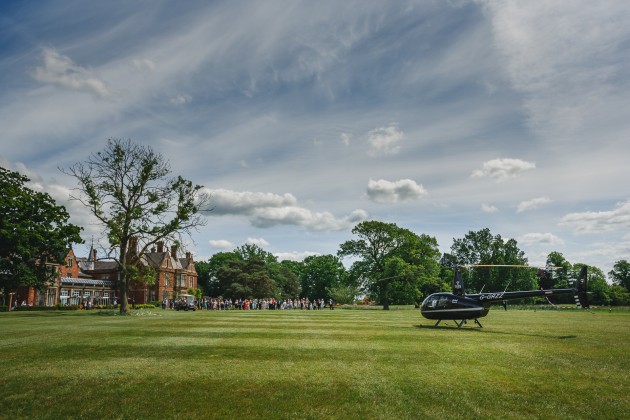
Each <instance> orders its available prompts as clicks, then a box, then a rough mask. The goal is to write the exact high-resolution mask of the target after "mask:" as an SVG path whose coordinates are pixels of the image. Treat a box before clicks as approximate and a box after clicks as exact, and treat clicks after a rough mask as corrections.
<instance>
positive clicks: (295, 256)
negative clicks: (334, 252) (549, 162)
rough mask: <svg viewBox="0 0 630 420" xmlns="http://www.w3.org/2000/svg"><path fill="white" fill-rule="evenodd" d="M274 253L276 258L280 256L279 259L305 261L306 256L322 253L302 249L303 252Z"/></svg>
mask: <svg viewBox="0 0 630 420" xmlns="http://www.w3.org/2000/svg"><path fill="white" fill-rule="evenodd" d="M273 255H274V256H275V257H276V258H278V261H284V260H289V261H303V260H304V258H306V257H312V256H317V255H321V253H319V252H312V251H302V252H297V251H294V252H274V253H273Z"/></svg>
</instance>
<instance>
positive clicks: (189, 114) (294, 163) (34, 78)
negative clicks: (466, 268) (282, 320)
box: [0, 0, 630, 273]
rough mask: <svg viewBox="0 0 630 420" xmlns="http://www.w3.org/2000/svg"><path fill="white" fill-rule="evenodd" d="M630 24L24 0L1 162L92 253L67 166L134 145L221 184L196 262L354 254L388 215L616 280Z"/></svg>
mask: <svg viewBox="0 0 630 420" xmlns="http://www.w3.org/2000/svg"><path fill="white" fill-rule="evenodd" d="M628 22H630V7H628V3H627V1H626V0H619V1H615V0H601V1H597V2H585V1H581V0H575V1H570V0H556V1H553V2H550V1H547V0H541V1H538V0H527V1H512V0H504V1H482V0H479V1H472V0H471V1H466V0H449V1H447V0H440V1H438V0H435V1H431V0H422V1H404V0H400V1H386V0H382V1H380V0H379V1H372V0H357V1H353V0H345V1H343V2H340V1H336V0H335V1H328V0H319V1H300V0H295V1H286V0H282V1H281V0H266V1H253V0H251V1H250V0H238V1H233V0H232V1H229V0H226V1H194V0H189V1H185V2H182V1H141V0H138V1H132V2H130V1H126V0H124V1H118V0H111V1H107V2H96V1H83V0H81V1H79V0H63V1H39V0H37V1H29V2H23V1H7V0H5V1H3V2H1V3H0V87H1V89H0V127H1V130H0V133H1V134H0V166H3V167H5V168H8V169H11V170H14V171H19V172H21V173H24V174H26V175H28V176H29V177H30V178H31V180H32V186H33V187H34V188H36V189H40V190H44V191H47V192H48V193H49V194H50V195H51V196H53V197H54V198H55V199H56V200H57V202H58V203H59V204H61V205H64V206H66V208H67V209H68V211H69V212H70V214H71V220H70V221H71V222H72V223H75V224H78V225H80V226H83V227H84V229H85V230H84V232H83V237H84V239H85V240H86V241H87V243H86V245H84V246H83V247H86V246H87V247H89V244H90V242H91V241H92V239H93V240H94V241H96V242H98V241H99V239H100V238H101V237H102V234H101V229H100V228H99V227H98V226H96V225H95V224H94V222H93V220H92V219H91V217H90V215H89V213H88V212H87V211H86V209H84V208H83V207H82V206H81V205H80V204H79V203H78V202H77V201H72V200H70V199H69V195H70V193H71V191H72V189H73V188H75V187H76V186H77V184H76V181H75V180H74V179H73V178H72V177H70V176H68V175H64V174H63V173H62V172H61V171H60V170H59V168H67V167H69V166H71V165H73V164H75V163H77V162H83V161H85V160H86V159H87V158H88V156H89V155H90V154H93V153H96V152H99V151H101V150H104V148H105V146H106V141H107V139H109V138H121V139H131V140H132V141H133V142H134V143H138V144H143V145H147V146H151V147H152V148H153V149H154V150H155V151H157V152H159V153H161V154H162V155H163V156H164V157H165V158H166V159H167V160H168V161H169V162H170V165H171V167H172V169H173V174H174V175H181V176H183V177H184V178H187V179H190V180H191V181H193V182H194V183H196V184H200V185H203V186H204V188H205V189H206V190H207V192H208V193H210V195H211V199H212V206H213V209H214V210H213V211H212V212H209V213H208V215H207V219H206V220H207V223H206V225H205V226H203V227H201V228H200V229H199V230H198V231H197V232H195V233H194V234H193V235H192V237H191V238H190V239H189V240H188V242H187V243H185V245H186V248H187V250H189V251H191V252H192V253H193V255H194V256H195V258H196V260H206V259H207V258H209V257H210V256H212V255H213V254H214V253H217V252H222V251H231V250H233V249H235V248H236V247H238V246H242V245H244V244H246V243H251V244H256V245H259V246H261V247H262V248H263V249H265V250H266V251H269V252H271V253H273V254H275V255H277V256H278V257H279V258H280V259H281V260H282V259H293V260H301V259H303V258H304V257H306V256H309V255H320V254H336V252H337V250H338V249H339V245H340V244H341V243H342V242H344V241H346V240H350V239H356V237H354V235H353V234H352V233H351V230H352V227H353V226H355V225H356V224H357V223H359V222H361V221H364V220H378V221H383V222H388V223H390V222H391V223H395V224H397V225H398V226H400V227H404V228H407V229H409V230H411V231H413V232H415V233H417V234H427V235H430V236H433V237H435V238H436V239H437V241H438V244H439V247H440V250H441V251H442V252H448V251H449V250H450V247H451V245H452V243H453V240H454V239H459V238H463V237H464V236H465V235H466V234H467V233H468V232H470V231H478V230H480V229H483V228H489V229H490V230H491V232H492V233H493V234H494V235H501V237H502V238H504V239H505V240H507V239H510V238H513V239H516V240H517V241H518V246H519V248H520V249H521V250H523V251H525V254H526V256H527V258H528V260H529V262H530V264H532V265H540V264H544V263H545V260H546V256H547V255H548V253H549V252H552V251H556V252H560V253H562V254H563V255H564V257H565V258H566V259H567V260H568V261H569V262H571V263H586V264H589V265H594V266H597V267H599V268H600V269H602V270H603V271H604V272H605V273H606V272H608V271H609V270H610V269H611V268H612V266H613V264H614V263H615V262H616V261H618V260H620V259H630V191H629V186H628V181H629V180H630V166H629V157H630V141H629V140H630V83H629V82H630V25H628ZM77 249H79V251H78V253H80V252H81V251H80V248H76V247H75V251H76V250H77ZM85 252H86V253H87V251H85Z"/></svg>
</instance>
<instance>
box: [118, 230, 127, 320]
mask: <svg viewBox="0 0 630 420" xmlns="http://www.w3.org/2000/svg"><path fill="white" fill-rule="evenodd" d="M126 261H127V242H126V241H124V242H123V243H122V244H121V245H120V262H119V264H120V278H119V279H118V288H119V290H120V314H121V315H128V314H129V303H128V302H127V296H128V295H127V265H126Z"/></svg>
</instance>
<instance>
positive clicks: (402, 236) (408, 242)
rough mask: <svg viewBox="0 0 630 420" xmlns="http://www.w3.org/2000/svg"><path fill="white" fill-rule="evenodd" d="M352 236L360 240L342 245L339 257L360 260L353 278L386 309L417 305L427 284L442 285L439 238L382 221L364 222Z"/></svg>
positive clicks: (353, 268) (353, 266)
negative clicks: (423, 285)
mask: <svg viewBox="0 0 630 420" xmlns="http://www.w3.org/2000/svg"><path fill="white" fill-rule="evenodd" d="M352 233H353V234H355V235H358V237H359V238H358V239H355V240H350V241H346V242H344V243H342V244H341V246H340V249H339V251H338V252H337V255H339V256H340V257H347V256H352V257H356V258H358V260H357V261H355V262H354V263H353V265H352V267H351V276H352V277H353V278H358V279H360V280H361V281H362V283H363V285H364V288H365V290H366V291H367V292H368V294H369V295H370V296H371V297H373V298H374V299H376V300H378V301H379V302H380V303H381V304H382V305H383V309H385V310H387V309H389V305H390V304H396V303H410V301H414V302H416V303H417V300H418V299H419V298H420V297H421V294H420V293H419V292H420V291H421V288H422V284H423V283H431V284H433V283H437V282H439V279H438V276H439V266H438V261H439V258H440V252H439V250H438V245H437V241H436V240H435V238H432V237H430V236H427V235H417V234H415V233H413V232H411V231H410V230H408V229H404V228H401V227H398V226H397V225H396V224H394V223H384V222H379V221H366V222H361V223H359V224H358V225H356V226H355V227H354V229H352Z"/></svg>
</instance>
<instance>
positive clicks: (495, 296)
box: [479, 293, 503, 300]
mask: <svg viewBox="0 0 630 420" xmlns="http://www.w3.org/2000/svg"><path fill="white" fill-rule="evenodd" d="M502 297H503V293H486V294H485V295H481V296H479V300H490V299H501V298H502Z"/></svg>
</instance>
